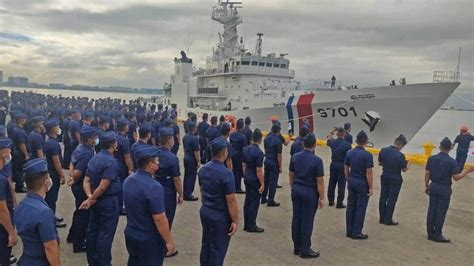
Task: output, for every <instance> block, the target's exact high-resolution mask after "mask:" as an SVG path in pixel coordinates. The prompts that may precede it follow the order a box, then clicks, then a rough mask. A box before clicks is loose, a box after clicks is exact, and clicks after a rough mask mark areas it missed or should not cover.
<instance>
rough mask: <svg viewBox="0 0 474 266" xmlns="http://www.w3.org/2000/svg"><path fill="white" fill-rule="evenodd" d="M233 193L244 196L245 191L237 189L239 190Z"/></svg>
mask: <svg viewBox="0 0 474 266" xmlns="http://www.w3.org/2000/svg"><path fill="white" fill-rule="evenodd" d="M235 193H237V194H245V191H243V190H242V189H239V190H237V191H235Z"/></svg>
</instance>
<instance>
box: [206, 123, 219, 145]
mask: <svg viewBox="0 0 474 266" xmlns="http://www.w3.org/2000/svg"><path fill="white" fill-rule="evenodd" d="M220 136H221V132H220V131H219V128H218V127H217V126H211V127H209V128H208V129H207V130H206V138H207V142H208V143H209V142H211V141H212V140H213V139H215V138H218V137H220Z"/></svg>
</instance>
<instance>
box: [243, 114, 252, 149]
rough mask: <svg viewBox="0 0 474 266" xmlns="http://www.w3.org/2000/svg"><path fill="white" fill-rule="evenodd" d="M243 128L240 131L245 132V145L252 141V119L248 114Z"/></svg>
mask: <svg viewBox="0 0 474 266" xmlns="http://www.w3.org/2000/svg"><path fill="white" fill-rule="evenodd" d="M244 124H245V126H244V128H243V129H242V132H243V133H244V134H245V137H246V138H247V145H250V144H251V143H252V138H253V136H252V129H250V125H251V124H252V119H251V118H250V116H247V117H246V118H245V120H244Z"/></svg>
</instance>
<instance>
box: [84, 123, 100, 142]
mask: <svg viewBox="0 0 474 266" xmlns="http://www.w3.org/2000/svg"><path fill="white" fill-rule="evenodd" d="M97 133H98V130H97V128H96V127H91V126H89V125H84V126H83V127H82V128H81V133H80V134H81V137H82V138H84V139H89V138H92V137H95V136H97Z"/></svg>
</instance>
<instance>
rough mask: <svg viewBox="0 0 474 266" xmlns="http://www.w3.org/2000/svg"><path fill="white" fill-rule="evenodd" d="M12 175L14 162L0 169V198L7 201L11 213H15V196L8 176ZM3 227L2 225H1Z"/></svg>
mask: <svg viewBox="0 0 474 266" xmlns="http://www.w3.org/2000/svg"><path fill="white" fill-rule="evenodd" d="M11 176H12V164H11V163H9V164H7V165H5V166H4V167H3V169H1V170H0V200H4V201H6V203H7V208H8V211H9V212H10V214H13V197H12V191H11V189H10V183H9V181H8V178H9V177H11ZM0 227H1V225H0Z"/></svg>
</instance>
